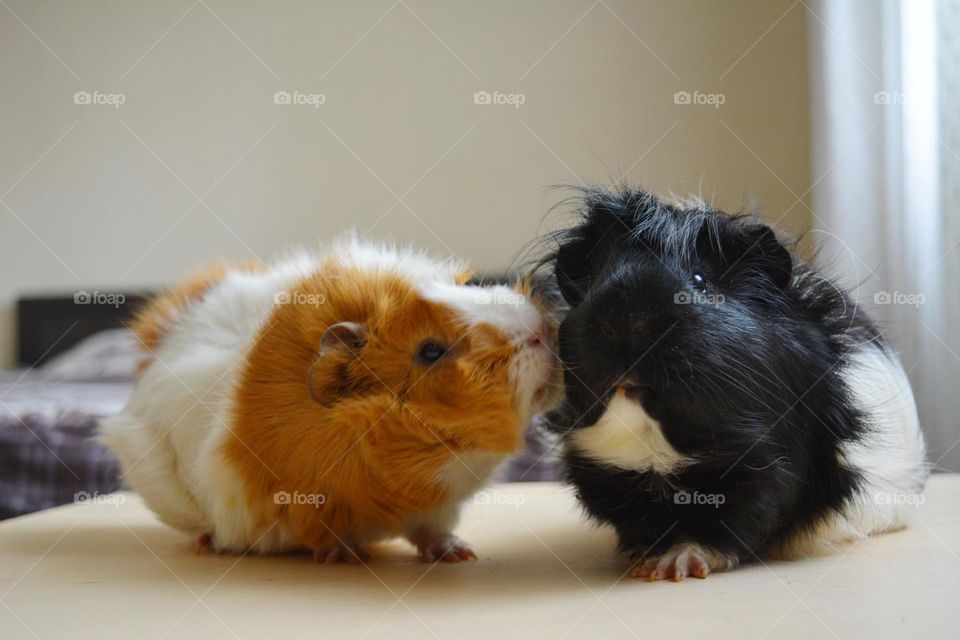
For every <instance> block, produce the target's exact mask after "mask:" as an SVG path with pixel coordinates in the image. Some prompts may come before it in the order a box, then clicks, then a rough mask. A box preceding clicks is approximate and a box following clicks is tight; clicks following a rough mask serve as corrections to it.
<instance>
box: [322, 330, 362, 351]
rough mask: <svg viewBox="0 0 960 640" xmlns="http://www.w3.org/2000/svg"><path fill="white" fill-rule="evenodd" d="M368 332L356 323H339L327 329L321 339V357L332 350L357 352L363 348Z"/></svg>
mask: <svg viewBox="0 0 960 640" xmlns="http://www.w3.org/2000/svg"><path fill="white" fill-rule="evenodd" d="M365 334H366V332H365V331H364V328H363V326H362V325H359V324H357V323H356V322H338V323H336V324H332V325H330V326H329V327H327V329H326V331H324V332H323V336H322V337H321V338H320V355H321V356H322V355H323V354H324V353H327V352H329V351H330V350H341V349H347V350H349V351H356V350H357V349H359V348H360V347H362V346H363V340H364V337H365Z"/></svg>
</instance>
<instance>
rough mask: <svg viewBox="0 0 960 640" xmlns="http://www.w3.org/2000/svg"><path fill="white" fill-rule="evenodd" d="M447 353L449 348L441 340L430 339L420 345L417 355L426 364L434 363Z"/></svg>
mask: <svg viewBox="0 0 960 640" xmlns="http://www.w3.org/2000/svg"><path fill="white" fill-rule="evenodd" d="M446 354H447V348H446V347H444V346H443V345H442V344H440V343H439V342H436V341H434V340H428V341H426V342H424V343H423V344H422V345H421V346H420V351H419V352H418V353H417V357H419V358H420V361H421V362H423V363H425V364H433V363H434V362H436V361H437V360H439V359H440V358H442V357H443V356H445V355H446Z"/></svg>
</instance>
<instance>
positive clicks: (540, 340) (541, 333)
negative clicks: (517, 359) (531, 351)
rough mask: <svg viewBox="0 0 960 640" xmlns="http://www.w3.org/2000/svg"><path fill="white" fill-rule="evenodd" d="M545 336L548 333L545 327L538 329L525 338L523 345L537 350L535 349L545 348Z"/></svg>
mask: <svg viewBox="0 0 960 640" xmlns="http://www.w3.org/2000/svg"><path fill="white" fill-rule="evenodd" d="M547 335H548V331H547V328H546V327H538V328H537V329H536V330H535V331H533V332H532V333H531V334H530V335H528V336H527V339H526V340H525V344H526V345H527V346H528V347H532V348H537V347H544V348H545V347H546V346H547Z"/></svg>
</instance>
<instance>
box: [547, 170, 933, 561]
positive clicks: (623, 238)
mask: <svg viewBox="0 0 960 640" xmlns="http://www.w3.org/2000/svg"><path fill="white" fill-rule="evenodd" d="M580 202H581V210H580V213H581V215H582V218H581V220H580V223H579V224H578V225H576V226H574V227H573V228H571V229H568V230H566V231H563V232H560V234H559V235H558V240H559V243H558V246H557V248H556V251H555V252H554V253H552V254H551V255H550V256H549V257H548V258H547V264H551V265H552V266H553V270H554V273H555V275H556V280H557V285H558V287H559V289H560V291H561V293H562V295H563V297H564V298H565V299H566V301H567V302H568V303H569V305H570V311H569V313H568V315H567V316H566V318H565V320H564V321H563V323H562V325H561V328H560V340H559V348H560V357H561V359H562V360H563V363H564V367H565V373H564V383H565V394H564V398H563V400H562V402H561V404H560V405H559V407H558V408H557V409H556V410H554V411H553V412H551V413H550V414H548V421H549V423H550V426H551V428H552V429H553V430H555V431H557V432H559V433H561V434H563V438H562V441H563V448H564V460H565V473H566V477H567V479H568V481H569V482H570V483H571V484H572V485H574V486H575V488H576V490H577V492H578V494H579V497H580V499H581V501H582V504H583V507H584V509H585V510H586V512H587V513H588V514H589V515H590V516H592V517H593V518H595V519H596V520H599V521H601V522H605V523H609V524H611V525H613V527H614V528H615V529H616V532H617V534H618V537H619V543H620V548H621V550H622V551H625V552H629V553H631V554H633V556H634V559H635V560H636V563H635V564H634V565H633V566H632V568H631V572H632V574H633V575H634V576H637V577H644V578H648V579H650V580H658V579H661V578H673V579H675V580H680V579H682V578H683V577H685V576H688V575H692V576H696V577H701V578H703V577H706V575H707V574H708V573H709V572H711V571H718V570H724V569H729V568H732V567H734V566H736V565H738V564H739V563H741V562H745V561H749V560H751V559H755V558H762V557H765V556H767V557H771V556H772V557H797V556H801V555H807V554H811V553H818V552H822V551H825V550H827V549H829V548H834V547H836V545H838V544H840V543H843V542H846V541H849V540H853V539H857V538H860V537H863V536H866V535H869V534H873V533H878V532H882V531H889V530H893V529H897V528H901V527H903V526H905V525H906V523H907V521H908V519H909V516H910V515H911V511H913V510H915V506H916V502H918V501H917V500H915V499H914V498H916V497H917V496H918V495H919V493H920V492H921V491H922V489H923V487H924V484H925V481H926V478H927V475H928V465H927V464H926V462H925V448H924V442H923V438H922V435H921V432H920V427H919V423H918V419H917V412H916V408H915V405H914V400H913V394H912V392H911V390H910V386H909V383H908V381H907V378H906V376H905V374H904V371H903V369H902V367H901V365H900V363H899V361H898V359H897V356H896V355H895V354H894V352H893V351H892V350H891V347H890V345H889V344H888V343H887V341H886V340H885V339H884V336H883V335H882V334H881V333H880V332H879V331H878V329H877V327H876V326H875V325H874V324H873V323H872V322H871V320H870V319H869V318H868V317H867V316H866V315H865V314H864V313H863V311H862V310H860V309H858V307H857V306H856V305H855V304H854V303H853V302H852V301H851V300H850V298H849V297H848V296H847V295H846V294H845V293H844V292H843V291H841V290H840V289H839V288H838V287H837V286H836V285H835V284H834V283H832V282H830V281H829V280H828V279H826V278H825V277H823V276H822V275H820V274H819V273H817V272H816V271H815V270H814V269H813V268H812V267H811V266H809V265H808V264H806V263H804V262H803V261H801V260H800V259H799V258H797V257H796V256H793V255H791V252H790V251H788V249H786V248H785V247H784V246H783V245H782V244H781V243H780V242H779V241H778V239H777V236H776V235H775V233H774V232H773V231H772V230H771V229H770V227H768V226H766V225H764V224H762V223H761V222H759V220H758V219H757V218H756V217H753V216H731V215H727V214H724V213H722V212H719V211H716V210H713V209H711V208H710V207H708V206H706V205H704V204H701V203H699V202H696V203H694V204H693V205H683V206H681V205H674V204H668V203H665V202H662V201H660V200H658V199H657V198H656V197H655V196H653V195H651V194H650V193H648V192H645V191H642V190H639V189H630V188H621V189H618V190H614V191H606V190H602V189H587V190H585V191H584V193H583V196H582V199H581V201H580Z"/></svg>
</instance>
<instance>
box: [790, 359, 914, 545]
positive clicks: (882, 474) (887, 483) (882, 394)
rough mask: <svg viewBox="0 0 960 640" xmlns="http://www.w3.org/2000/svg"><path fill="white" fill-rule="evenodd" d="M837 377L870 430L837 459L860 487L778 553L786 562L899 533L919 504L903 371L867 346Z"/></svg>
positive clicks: (908, 396) (908, 392) (910, 410)
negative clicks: (858, 480)
mask: <svg viewBox="0 0 960 640" xmlns="http://www.w3.org/2000/svg"><path fill="white" fill-rule="evenodd" d="M843 374H844V376H845V378H846V382H847V384H848V385H849V388H850V390H851V391H852V393H853V396H854V402H855V403H856V405H857V406H858V407H859V408H860V409H861V410H862V411H864V413H865V414H866V416H867V422H868V425H869V429H870V430H869V432H868V433H867V435H866V436H865V437H864V438H863V439H861V440H860V441H859V442H854V443H852V444H849V445H847V446H846V447H844V449H843V451H842V452H841V453H840V460H841V462H843V463H844V464H846V465H847V466H848V467H850V468H851V469H854V470H856V471H859V472H860V474H861V475H862V478H863V486H862V487H861V489H860V491H859V492H858V493H857V494H856V495H855V496H854V497H853V499H852V500H851V501H850V502H849V503H848V504H847V505H846V506H845V508H844V509H843V511H842V512H841V513H835V514H831V515H830V516H829V517H828V518H827V519H826V520H825V521H824V522H822V523H821V524H820V526H819V527H818V529H817V530H816V531H813V532H809V533H807V534H805V535H800V536H797V537H796V538H795V539H794V540H791V541H790V542H789V543H788V544H787V545H785V548H784V549H783V550H782V554H783V555H785V556H788V557H797V556H804V555H812V554H818V553H825V552H830V551H832V550H834V549H835V548H836V547H837V546H838V545H841V544H843V543H846V542H850V541H853V540H857V539H860V538H864V537H866V536H869V535H872V534H875V533H882V532H884V531H894V530H896V529H902V528H903V527H905V526H907V525H908V524H909V522H910V520H911V519H912V518H913V516H914V515H915V514H916V512H917V509H918V508H919V506H920V505H921V504H922V503H923V493H922V492H923V488H924V485H925V484H926V480H927V476H928V473H929V465H928V464H927V462H926V447H925V445H924V441H923V434H922V432H921V431H920V422H919V419H918V417H917V409H916V406H915V404H914V400H913V392H912V391H911V389H910V382H909V380H907V376H906V374H905V373H904V371H903V368H902V367H901V366H900V364H899V362H896V361H895V360H893V359H891V357H889V356H888V355H887V354H885V353H884V352H882V351H880V350H879V349H876V348H874V347H872V346H868V347H866V348H863V349H861V350H860V351H858V352H855V353H853V354H851V356H850V360H849V362H848V364H847V366H846V368H845V369H844V370H843Z"/></svg>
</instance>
